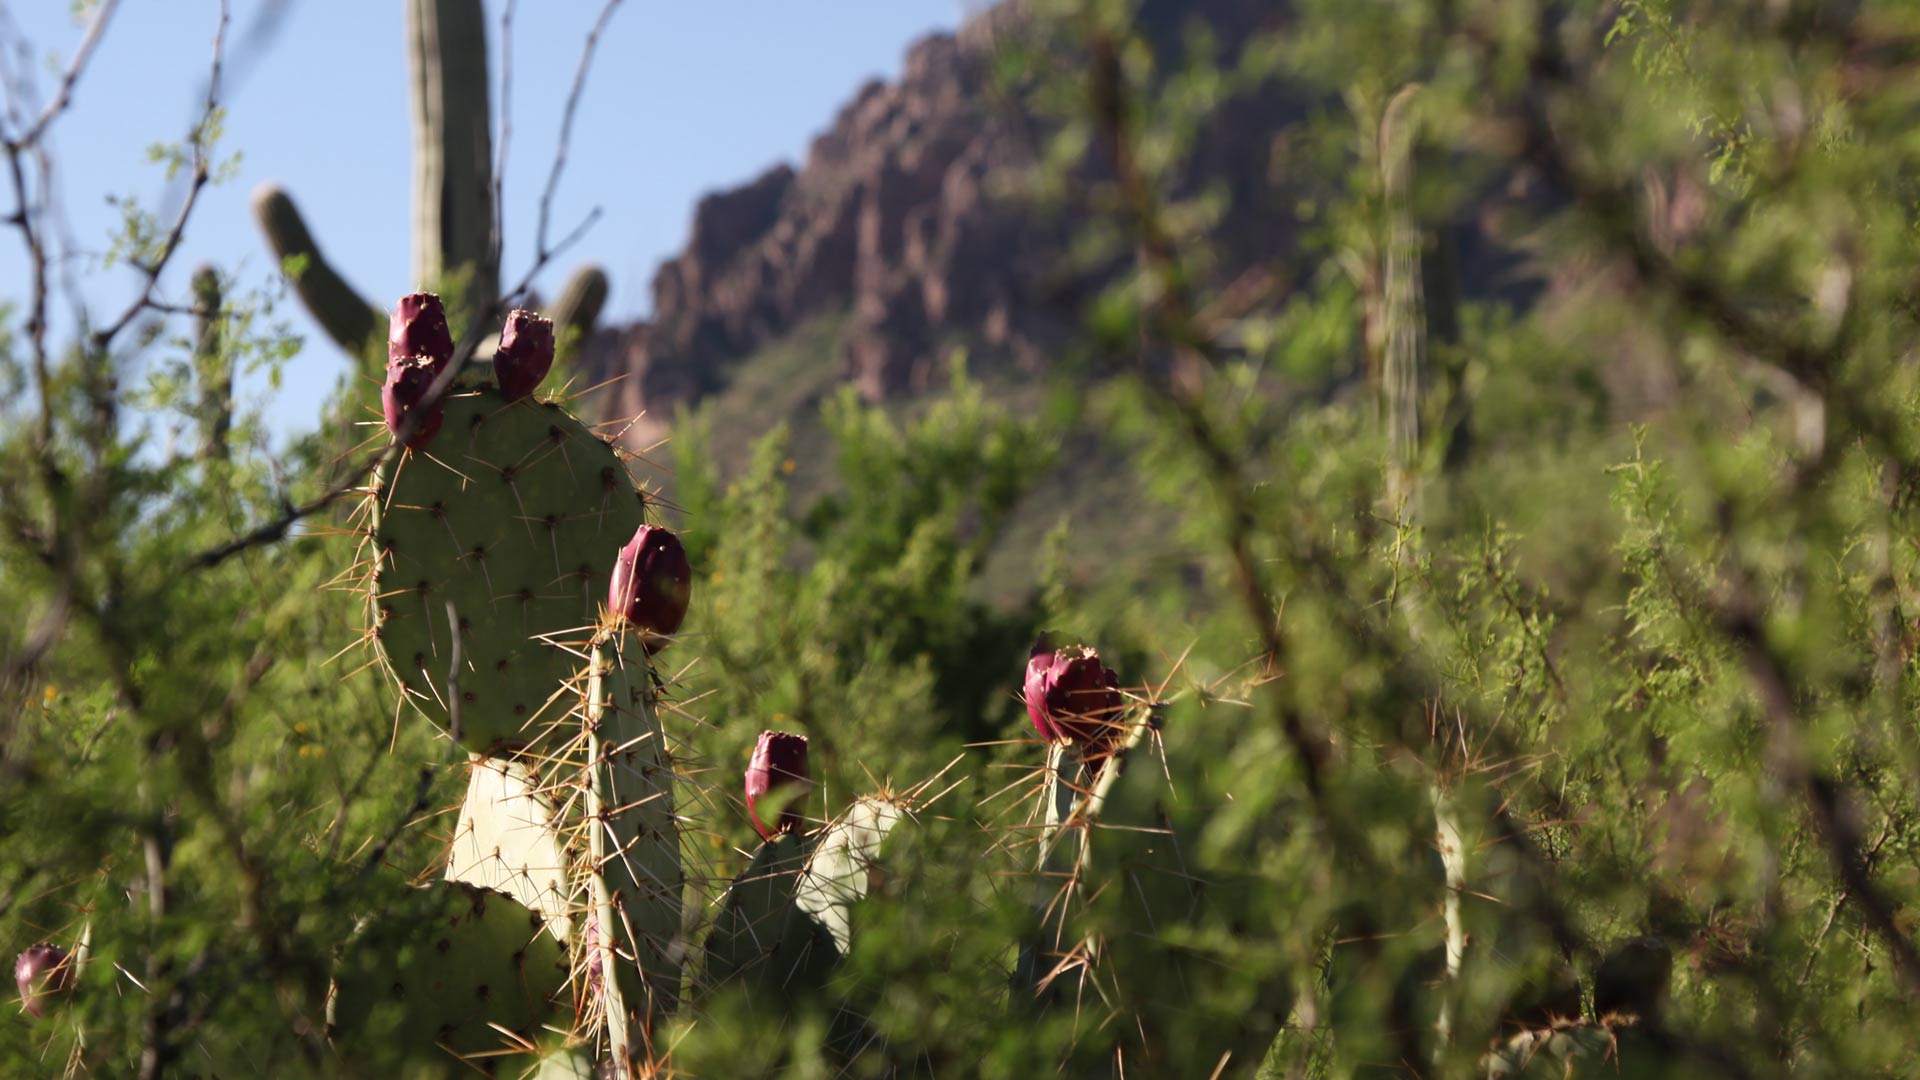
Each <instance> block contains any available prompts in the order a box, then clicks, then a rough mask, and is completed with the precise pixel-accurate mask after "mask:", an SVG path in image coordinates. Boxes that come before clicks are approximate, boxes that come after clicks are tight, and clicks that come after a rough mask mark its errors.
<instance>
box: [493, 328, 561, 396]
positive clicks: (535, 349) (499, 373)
mask: <svg viewBox="0 0 1920 1080" xmlns="http://www.w3.org/2000/svg"><path fill="white" fill-rule="evenodd" d="M552 368H553V320H551V319H543V318H541V317H540V316H538V315H535V314H534V313H533V312H531V311H520V310H515V311H512V312H509V313H508V314H507V325H505V326H504V327H501V329H500V348H499V349H497V350H495V352H494V354H493V377H494V379H495V380H497V381H498V382H499V383H500V393H501V395H502V396H503V397H505V398H506V399H507V400H508V401H519V400H520V399H521V398H523V397H526V396H527V395H528V394H531V393H533V391H534V388H535V387H537V386H539V385H540V380H541V379H544V378H546V377H547V372H548V371H549V370H551V369H552Z"/></svg>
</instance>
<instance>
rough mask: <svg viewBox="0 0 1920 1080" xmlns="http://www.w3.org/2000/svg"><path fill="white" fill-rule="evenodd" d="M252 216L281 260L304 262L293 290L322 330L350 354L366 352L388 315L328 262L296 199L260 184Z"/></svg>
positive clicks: (280, 189)
mask: <svg viewBox="0 0 1920 1080" xmlns="http://www.w3.org/2000/svg"><path fill="white" fill-rule="evenodd" d="M253 217H254V220H255V221H257V222H258V223H259V224H260V231H261V232H262V233H264V234H266V238H267V243H268V245H270V246H271V247H272V248H273V253H274V254H275V255H276V256H278V257H279V259H280V261H281V262H283V263H284V262H285V261H286V260H287V259H289V258H293V257H296V256H297V257H299V258H300V259H301V260H302V261H303V262H304V263H305V264H306V265H305V266H304V267H303V268H302V269H301V271H300V274H299V275H298V276H297V277H295V278H294V279H293V288H294V291H295V292H296V293H298V294H299V296H300V302H301V303H303V304H305V305H306V306H307V310H308V311H309V312H312V313H313V317H314V318H315V319H316V320H318V321H319V323H320V328H321V329H323V330H325V331H326V332H327V336H328V337H331V338H332V339H333V340H334V341H335V342H337V343H339V345H340V347H341V348H342V349H345V350H346V351H347V352H349V353H352V354H353V355H355V356H359V355H361V354H362V353H364V352H366V351H367V349H368V347H369V345H368V343H369V342H371V341H375V340H377V339H378V335H379V334H381V333H382V332H383V331H384V330H385V329H386V327H385V326H384V322H385V317H384V315H383V313H382V312H380V311H379V310H377V309H376V308H375V307H374V306H373V305H372V304H369V303H367V302H366V301H365V300H363V299H361V298H360V294H359V293H358V292H356V291H354V288H353V286H351V285H349V284H347V281H346V279H345V278H343V277H341V276H340V274H339V272H338V271H336V270H334V268H333V264H331V263H329V262H327V257H326V255H324V254H323V253H322V252H321V251H320V245H319V244H317V243H315V242H314V239H313V233H311V232H310V231H308V229H307V223H306V221H305V220H304V219H302V218H301V216H300V209H299V208H298V207H296V206H295V205H294V204H293V198H292V197H291V196H289V195H288V194H287V192H286V190H285V189H284V188H282V187H280V185H278V184H262V185H260V187H258V188H256V189H255V190H254V193H253Z"/></svg>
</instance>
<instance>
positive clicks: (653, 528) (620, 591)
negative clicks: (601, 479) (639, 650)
mask: <svg viewBox="0 0 1920 1080" xmlns="http://www.w3.org/2000/svg"><path fill="white" fill-rule="evenodd" d="M692 599H693V568H692V567H690V566H688V565H687V549H686V548H684V547H682V546H681V544H680V538H679V537H677V536H675V535H673V533H671V532H668V531H667V530H666V529H663V528H661V527H660V526H658V525H642V526H640V528H639V530H638V531H636V532H635V533H634V534H633V539H632V540H630V541H628V542H627V546H626V547H623V548H621V549H620V557H619V559H618V560H617V561H616V562H615V563H614V565H613V580H612V581H611V582H610V583H609V586H608V589H607V607H608V608H609V609H611V610H612V611H613V612H614V614H616V615H620V616H622V617H624V618H625V619H626V620H627V622H629V623H631V624H632V625H633V627H634V629H636V630H639V631H640V634H641V643H642V644H643V645H645V647H646V649H647V651H648V652H654V651H655V650H658V649H661V648H664V647H665V646H666V643H667V639H669V638H671V637H672V636H673V635H674V633H675V632H676V631H678V630H679V629H680V622H681V620H683V619H685V618H686V617H687V604H688V602H689V601H691V600H692Z"/></svg>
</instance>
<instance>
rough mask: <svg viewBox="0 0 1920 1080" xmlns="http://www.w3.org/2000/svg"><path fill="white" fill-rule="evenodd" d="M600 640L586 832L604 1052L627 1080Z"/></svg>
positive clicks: (592, 671) (591, 683) (589, 729)
mask: <svg viewBox="0 0 1920 1080" xmlns="http://www.w3.org/2000/svg"><path fill="white" fill-rule="evenodd" d="M605 645H606V641H605V639H604V638H600V637H596V638H595V639H594V642H593V656H592V659H591V661H590V664H591V666H590V668H589V669H588V670H589V675H588V677H587V724H586V736H587V784H586V804H587V805H586V811H587V820H588V821H590V822H592V823H593V824H592V825H591V826H589V827H588V830H587V845H588V854H589V856H590V858H591V859H592V860H593V862H592V874H591V880H592V890H593V920H592V923H591V924H590V925H592V926H593V927H594V935H593V948H594V950H595V951H596V952H597V953H598V957H597V959H598V963H599V966H600V994H601V1002H602V1004H603V1010H602V1012H603V1014H604V1016H605V1018H606V1025H607V1051H608V1054H609V1056H611V1057H612V1059H613V1063H614V1076H615V1077H617V1078H621V1080H625V1078H626V1077H628V1076H629V1075H630V1071H629V1070H630V1066H629V1064H628V1063H629V1062H630V1061H632V1056H631V1044H630V1042H629V1041H628V1035H627V1009H626V1003H625V1002H624V1001H622V1000H621V996H620V980H619V979H618V978H617V977H616V976H615V974H614V970H615V969H614V966H613V963H614V956H613V927H614V925H615V923H614V918H613V896H612V894H611V893H610V892H609V890H608V889H607V875H606V872H605V867H606V862H607V830H606V828H605V827H604V824H603V820H602V815H603V814H604V813H605V809H604V808H605V804H606V802H607V797H608V794H609V792H608V790H607V789H608V774H607V770H606V769H604V768H602V767H601V762H600V721H601V720H602V719H603V718H604V717H605V716H606V712H607V686H606V674H607V671H608V663H607V658H606V650H605Z"/></svg>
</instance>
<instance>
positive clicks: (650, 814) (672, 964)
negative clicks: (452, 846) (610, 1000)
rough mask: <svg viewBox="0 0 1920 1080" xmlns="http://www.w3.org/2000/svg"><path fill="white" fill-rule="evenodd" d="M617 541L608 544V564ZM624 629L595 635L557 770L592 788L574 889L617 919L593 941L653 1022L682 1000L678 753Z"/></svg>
mask: <svg viewBox="0 0 1920 1080" xmlns="http://www.w3.org/2000/svg"><path fill="white" fill-rule="evenodd" d="M618 547H619V544H618V543H615V544H613V545H611V546H610V548H609V558H608V559H606V560H604V561H605V562H608V563H610V562H611V558H610V555H611V552H612V551H613V550H614V549H617V548H618ZM623 636H625V635H623V634H622V633H620V632H618V631H614V632H610V633H607V634H605V635H604V636H603V637H602V638H601V639H599V640H597V641H596V642H595V644H594V646H593V649H592V653H591V657H590V661H591V662H590V665H589V667H588V670H587V673H586V685H585V688H584V689H585V692H584V693H583V694H581V695H580V696H579V697H578V698H577V699H576V700H577V701H578V702H579V706H580V707H579V710H578V711H577V712H576V714H575V716H574V720H573V721H572V723H571V726H573V727H576V728H579V729H581V730H582V731H583V733H584V736H585V737H584V738H582V739H578V740H575V741H574V742H573V743H572V744H570V745H569V746H567V747H566V748H564V749H563V750H562V752H561V754H560V755H559V759H558V764H556V766H554V768H555V770H556V771H557V774H564V773H565V772H568V771H573V772H574V776H573V782H574V783H576V784H579V785H580V786H581V787H582V788H583V789H584V791H585V795H586V803H585V809H586V815H585V818H584V820H583V822H582V825H581V827H582V828H584V829H585V830H586V831H587V835H586V836H584V837H580V836H575V837H574V838H573V840H574V843H575V844H576V846H577V848H578V849H583V850H585V851H587V852H588V853H589V857H588V859H587V860H585V861H584V862H583V863H581V864H580V865H581V867H582V869H583V875H582V880H580V882H579V883H578V884H577V885H576V888H575V895H576V896H578V897H579V898H580V902H581V903H582V904H583V905H585V906H588V907H589V908H592V909H595V911H596V915H595V916H594V918H596V920H597V922H596V925H598V923H601V922H608V921H611V922H612V924H613V931H612V933H611V934H610V935H609V936H607V937H604V938H603V937H598V935H597V934H596V942H598V941H606V942H609V943H610V944H609V946H608V947H609V949H610V950H611V951H612V952H613V953H615V954H616V956H617V960H616V966H617V969H618V970H619V971H620V972H621V973H622V975H623V976H626V977H625V978H623V979H622V981H621V985H620V990H621V993H620V995H619V998H620V1001H621V1002H622V1003H623V1004H624V1007H625V1009H626V1011H627V1012H628V1013H629V1014H631V1015H632V1016H634V1017H636V1018H640V1019H643V1020H644V1021H645V1022H646V1024H647V1026H649V1027H650V1026H651V1025H652V1024H653V1023H654V1022H655V1021H657V1020H658V1018H659V1017H661V1016H664V1015H665V1014H667V1013H669V1012H671V1011H672V1010H673V1009H674V1007H675V1006H676V1005H677V1004H678V1001H679V996H680V973H681V961H682V957H683V956H684V955H685V953H686V951H687V947H686V942H685V937H684V935H683V932H682V927H681V893H682V891H683V890H684V888H685V883H686V882H685V875H684V872H683V870H682V868H681V863H680V832H679V826H678V825H677V824H676V822H675V817H674V782H673V760H672V755H671V752H670V750H669V748H668V747H667V745H666V734H665V732H664V731H663V730H662V729H661V727H660V720H659V714H658V712H657V710H656V707H655V702H654V698H653V694H654V691H653V687H652V685H651V674H650V670H649V669H648V667H647V661H646V658H645V654H644V653H643V652H642V651H641V650H640V648H639V647H638V645H637V644H635V645H634V646H633V647H632V648H630V649H627V650H624V651H623V650H622V649H621V647H620V646H621V644H622V638H623ZM601 890H604V894H602V893H601ZM585 962H586V963H587V964H588V965H591V963H592V960H591V958H587V959H586V961H585ZM602 962H603V963H604V957H603V960H602Z"/></svg>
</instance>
